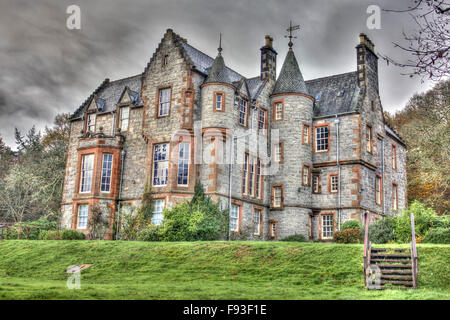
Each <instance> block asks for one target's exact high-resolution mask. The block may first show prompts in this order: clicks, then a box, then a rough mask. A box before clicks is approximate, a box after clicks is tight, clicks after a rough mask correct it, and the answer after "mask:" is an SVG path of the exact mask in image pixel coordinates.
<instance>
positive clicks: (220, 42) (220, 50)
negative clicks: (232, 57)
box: [217, 34, 222, 56]
mask: <svg viewBox="0 0 450 320" xmlns="http://www.w3.org/2000/svg"><path fill="white" fill-rule="evenodd" d="M217 51H219V56H221V55H222V34H220V35H219V48H217Z"/></svg>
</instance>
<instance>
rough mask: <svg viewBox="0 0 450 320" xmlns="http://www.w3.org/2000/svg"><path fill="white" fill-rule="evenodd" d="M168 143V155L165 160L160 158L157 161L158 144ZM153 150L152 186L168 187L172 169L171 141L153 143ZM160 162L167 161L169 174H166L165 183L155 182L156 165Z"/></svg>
mask: <svg viewBox="0 0 450 320" xmlns="http://www.w3.org/2000/svg"><path fill="white" fill-rule="evenodd" d="M164 144H165V145H166V147H167V150H166V152H165V153H166V157H165V160H158V161H155V152H156V147H157V146H161V145H164ZM152 149H153V152H152V186H153V187H156V188H159V187H166V186H167V185H168V182H169V174H170V170H169V164H170V143H169V142H161V143H155V144H153V148H152ZM160 162H167V176H166V183H165V184H155V165H156V164H157V163H160Z"/></svg>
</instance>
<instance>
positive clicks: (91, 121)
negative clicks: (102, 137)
mask: <svg viewBox="0 0 450 320" xmlns="http://www.w3.org/2000/svg"><path fill="white" fill-rule="evenodd" d="M96 116H97V115H96V114H95V113H89V114H88V116H87V121H86V127H87V132H91V133H95V120H96Z"/></svg>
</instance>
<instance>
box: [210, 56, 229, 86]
mask: <svg viewBox="0 0 450 320" xmlns="http://www.w3.org/2000/svg"><path fill="white" fill-rule="evenodd" d="M209 82H222V83H231V80H230V79H229V77H228V73H227V69H226V67H225V62H224V60H223V57H222V54H221V53H220V51H219V54H218V55H217V57H216V59H214V63H213V64H212V66H211V67H210V68H209V70H208V77H207V78H206V81H205V83H209Z"/></svg>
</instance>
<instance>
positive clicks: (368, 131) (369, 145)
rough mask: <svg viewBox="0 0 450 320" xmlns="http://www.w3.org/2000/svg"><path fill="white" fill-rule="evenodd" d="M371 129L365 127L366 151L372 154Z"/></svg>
mask: <svg viewBox="0 0 450 320" xmlns="http://www.w3.org/2000/svg"><path fill="white" fill-rule="evenodd" d="M372 135H373V134H372V127H371V126H369V125H367V126H366V151H367V152H369V153H372V151H373V145H372V138H373V136H372Z"/></svg>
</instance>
